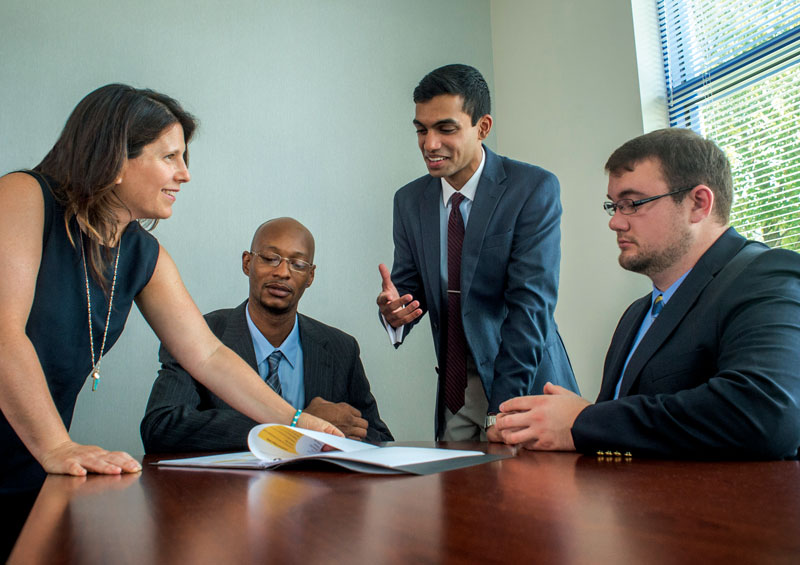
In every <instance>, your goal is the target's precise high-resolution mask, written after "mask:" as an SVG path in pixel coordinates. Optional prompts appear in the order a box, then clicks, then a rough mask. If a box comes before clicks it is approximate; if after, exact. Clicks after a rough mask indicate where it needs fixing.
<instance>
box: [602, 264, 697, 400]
mask: <svg viewBox="0 0 800 565" xmlns="http://www.w3.org/2000/svg"><path fill="white" fill-rule="evenodd" d="M691 272H692V270H691V269H689V270H688V271H686V272H685V273H683V274H682V275H681V276H680V278H679V279H678V280H676V281H675V282H674V283H672V284H671V285H670V286H669V288H667V290H665V291H663V292H662V291H660V290H658V289H657V288H656V286H655V285H653V294H652V295H651V296H650V309H649V310H648V311H647V314H645V316H644V320H642V325H641V326H639V331H638V332H637V333H636V339H635V340H633V346H631V350H630V352H629V353H628V357H627V359H625V365H623V366H622V373H621V374H620V376H619V380H618V381H617V388H616V389H614V398H615V399H616V398H619V389H620V387H621V386H622V377H623V376H624V375H625V369H627V368H628V361H630V360H631V357H633V352H634V351H636V348H637V347H639V342H641V341H642V338H644V335H645V334H646V333H647V330H649V329H650V326H652V325H653V322H654V321H655V319H656V318H657V317H658V316H653V303H654V302H655V300H656V297H658V295H659V294H660V295H662V296H663V298H662V302H663V305H664V308H666V307H667V302H669V299H670V298H672V295H673V294H675V291H676V290H678V287H679V286H681V283H682V282H683V279H685V278H686V276H687V275H688V274H689V273H691ZM662 312H663V310H662Z"/></svg>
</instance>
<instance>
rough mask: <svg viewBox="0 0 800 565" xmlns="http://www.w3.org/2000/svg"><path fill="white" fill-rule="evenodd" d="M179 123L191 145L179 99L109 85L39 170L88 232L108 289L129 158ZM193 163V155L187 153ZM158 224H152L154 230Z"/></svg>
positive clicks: (94, 264)
mask: <svg viewBox="0 0 800 565" xmlns="http://www.w3.org/2000/svg"><path fill="white" fill-rule="evenodd" d="M174 123H180V124H181V126H182V127H183V135H184V140H185V142H186V144H187V145H188V144H189V141H190V139H191V138H192V134H193V133H194V130H195V127H196V120H195V118H194V117H193V116H192V115H191V114H189V113H188V112H186V111H185V110H184V109H183V108H182V107H181V105H180V104H179V103H178V102H177V101H176V100H174V99H172V98H170V97H169V96H166V95H164V94H160V93H158V92H155V91H153V90H149V89H139V88H133V87H131V86H127V85H124V84H108V85H106V86H103V87H100V88H98V89H97V90H95V91H93V92H91V93H89V94H88V95H86V97H85V98H84V99H83V100H81V101H80V102H79V103H78V105H77V106H76V107H75V109H74V110H73V111H72V114H70V117H69V118H68V119H67V123H66V125H65V126H64V130H63V131H62V132H61V136H60V137H59V138H58V141H56V143H55V145H54V146H53V148H52V149H51V150H50V152H49V153H48V154H47V156H46V157H45V158H44V159H43V160H42V162H41V163H39V164H38V165H37V166H36V167H35V168H34V170H35V171H38V172H40V173H43V174H45V175H48V176H50V177H52V178H53V179H54V180H55V181H56V183H57V185H56V186H55V187H53V192H54V196H55V198H56V199H57V200H58V202H59V203H60V204H61V205H62V206H64V224H65V227H66V229H67V234H68V236H69V239H70V241H71V243H72V245H73V247H74V246H76V241H75V239H74V237H73V235H72V233H71V232H70V229H69V222H70V220H71V219H72V217H73V216H74V217H75V218H77V219H78V221H79V223H80V224H81V225H82V226H83V228H84V229H86V230H87V232H88V235H89V237H88V238H87V239H88V241H89V243H88V245H89V253H88V257H89V264H90V266H91V272H92V277H93V278H94V279H95V280H96V281H97V282H98V284H100V286H101V287H102V288H103V289H104V290H107V288H108V276H107V271H108V267H109V265H110V263H111V258H112V250H111V248H110V247H106V246H104V245H103V243H104V242H111V241H117V235H118V234H117V231H118V230H117V221H116V218H117V216H116V212H117V211H119V210H120V209H125V208H126V206H125V204H124V203H123V202H122V201H121V200H120V199H119V197H117V195H116V193H115V192H114V187H115V186H116V180H117V178H118V177H119V175H120V172H121V171H122V167H123V164H124V163H125V160H126V159H135V158H136V157H138V156H139V155H140V154H141V152H142V149H143V148H144V147H145V145H148V144H149V143H152V142H153V141H155V140H156V139H157V138H158V137H159V136H160V135H161V133H162V132H163V131H164V130H165V129H166V128H167V127H169V126H171V125H172V124H174ZM184 155H185V156H184V158H185V159H186V161H187V163H188V159H189V155H188V150H187V152H186V153H185V154H184ZM155 223H156V222H153V224H152V226H151V229H152V227H154V226H155Z"/></svg>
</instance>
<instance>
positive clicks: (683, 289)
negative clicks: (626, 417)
mask: <svg viewBox="0 0 800 565" xmlns="http://www.w3.org/2000/svg"><path fill="white" fill-rule="evenodd" d="M745 243H746V240H745V239H744V238H743V237H742V236H740V235H739V234H738V233H736V231H735V230H733V228H729V229H728V231H726V232H725V233H723V234H722V235H721V236H720V237H719V239H717V241H716V242H714V244H713V245H712V246H711V247H710V248H709V249H708V251H706V253H705V254H704V255H703V256H702V257H701V258H700V260H699V261H698V262H697V263H696V264H695V266H694V267H693V268H692V272H691V273H689V276H687V277H686V279H685V280H684V281H683V283H681V286H680V287H679V288H678V290H677V291H675V294H674V295H673V296H672V298H670V300H669V303H668V304H667V306H666V307H664V310H663V311H662V312H661V314H659V316H658V318H657V319H656V320H655V321H654V322H653V325H652V326H650V329H649V330H648V331H647V333H646V334H645V336H644V337H643V338H642V341H640V342H639V346H638V347H637V348H636V351H635V352H634V353H633V356H631V360H630V362H629V363H628V368H627V370H626V371H625V376H624V378H623V380H622V386H621V387H620V391H619V395H620V396H621V397H622V396H625V395H627V394H628V393H629V391H630V390H631V388H632V387H633V384H634V383H635V382H636V380H637V379H638V378H639V377H640V375H641V372H642V369H643V368H644V367H645V365H646V364H647V362H648V361H650V358H651V357H652V356H653V355H654V354H655V353H656V351H658V349H659V348H660V347H661V345H662V344H663V343H664V342H665V341H667V339H668V338H669V336H670V335H672V333H673V332H674V331H675V329H676V328H677V327H678V326H679V325H680V324H681V322H682V321H683V319H684V318H685V317H686V315H687V314H688V312H689V310H691V308H692V307H693V306H694V304H695V303H696V302H697V300H698V298H699V297H700V294H701V293H702V292H703V290H704V289H705V288H706V286H708V284H709V283H710V282H711V281H712V280H714V277H716V276H717V274H718V273H719V271H720V270H721V269H722V268H723V267H725V265H727V264H728V263H729V262H730V260H731V259H732V258H733V257H734V256H735V255H736V253H738V252H739V250H741V248H742V247H744V244H745ZM637 329H638V326H637Z"/></svg>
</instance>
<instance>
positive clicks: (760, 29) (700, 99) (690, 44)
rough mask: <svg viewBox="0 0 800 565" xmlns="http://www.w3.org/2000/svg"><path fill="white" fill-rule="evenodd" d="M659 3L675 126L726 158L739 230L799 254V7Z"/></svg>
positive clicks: (721, 1)
mask: <svg viewBox="0 0 800 565" xmlns="http://www.w3.org/2000/svg"><path fill="white" fill-rule="evenodd" d="M657 5H658V16H659V26H660V29H661V46H662V51H663V54H664V70H665V76H666V83H667V104H668V112H669V123H670V126H672V127H685V128H691V129H693V130H694V131H696V132H697V133H699V134H701V135H703V136H705V137H708V138H710V139H713V140H714V141H716V142H717V144H718V145H719V146H720V147H721V148H722V149H723V150H724V151H725V152H726V154H727V155H728V158H729V160H730V162H731V167H732V170H733V180H734V205H733V208H732V210H731V223H732V225H733V226H734V227H736V229H737V230H738V231H739V232H740V233H742V234H743V235H745V236H746V237H749V238H751V239H756V240H759V241H763V242H765V243H767V244H768V245H770V246H772V247H785V248H788V249H794V250H795V251H800V2H797V0H760V1H758V0H753V1H750V2H742V1H741V0H657Z"/></svg>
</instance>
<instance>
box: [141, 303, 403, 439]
mask: <svg viewBox="0 0 800 565" xmlns="http://www.w3.org/2000/svg"><path fill="white" fill-rule="evenodd" d="M246 305H247V302H244V303H243V304H240V305H239V306H238V307H236V308H233V309H224V310H217V311H215V312H211V313H209V314H206V316H205V318H206V321H207V322H208V325H209V327H210V328H211V331H212V332H214V334H215V335H216V336H217V337H218V338H219V339H220V341H222V343H224V344H225V345H227V346H228V347H230V348H231V349H232V350H233V351H234V352H236V353H237V354H238V355H239V356H240V357H241V358H242V359H244V360H245V361H247V363H248V364H249V365H250V366H251V367H253V369H254V370H258V369H257V366H258V363H257V362H256V354H255V350H254V349H253V340H252V338H251V337H250V330H249V329H248V327H247V318H246V317H245V307H246ZM298 323H299V325H300V343H301V344H302V346H303V378H304V381H305V397H306V404H308V403H309V402H311V400H312V399H314V397H317V396H319V397H322V398H324V399H325V400H328V401H329V402H347V403H348V404H350V405H352V406H353V407H355V408H357V409H358V410H360V411H361V416H362V418H364V419H365V420H367V422H369V427H368V429H367V440H368V441H373V442H378V441H392V440H393V439H394V438H393V437H392V434H391V433H390V432H389V429H388V428H387V427H386V424H384V423H383V421H382V420H381V418H380V415H379V414H378V406H377V404H376V403H375V398H374V397H373V396H372V393H371V392H370V387H369V382H368V381H367V377H366V375H365V374H364V367H363V366H362V364H361V358H360V357H359V348H358V343H357V342H356V340H355V338H353V337H352V336H350V335H348V334H346V333H344V332H342V331H340V330H337V329H336V328H332V327H330V326H326V325H325V324H323V323H321V322H318V321H316V320H314V319H312V318H309V317H308V316H304V315H302V314H298ZM159 360H160V361H161V369H160V370H159V372H158V378H157V379H156V381H155V383H153V390H152V391H151V392H150V400H149V401H148V402H147V409H146V411H145V415H144V419H143V420H142V425H141V434H142V442H143V443H144V448H145V451H146V452H148V453H153V452H162V453H164V452H180V451H184V452H185V451H225V450H231V449H237V450H246V449H247V434H248V433H249V432H250V429H251V428H252V427H253V426H255V425H257V424H259V423H260V422H256V421H254V420H251V419H250V418H248V417H247V416H244V415H243V414H240V413H239V412H237V411H236V410H234V409H233V408H231V407H230V406H228V405H227V404H226V403H225V402H223V401H222V400H221V399H220V398H218V397H217V396H216V395H214V394H213V393H211V392H210V391H209V390H208V389H206V388H205V387H204V386H203V385H201V384H200V383H199V382H197V381H195V380H194V379H193V378H192V377H191V376H190V375H189V374H188V373H187V372H186V371H185V370H184V369H183V367H181V366H180V365H179V364H178V362H177V361H175V359H174V358H173V357H172V355H170V354H169V352H168V351H167V350H166V349H165V348H164V346H161V349H160V351H159Z"/></svg>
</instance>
